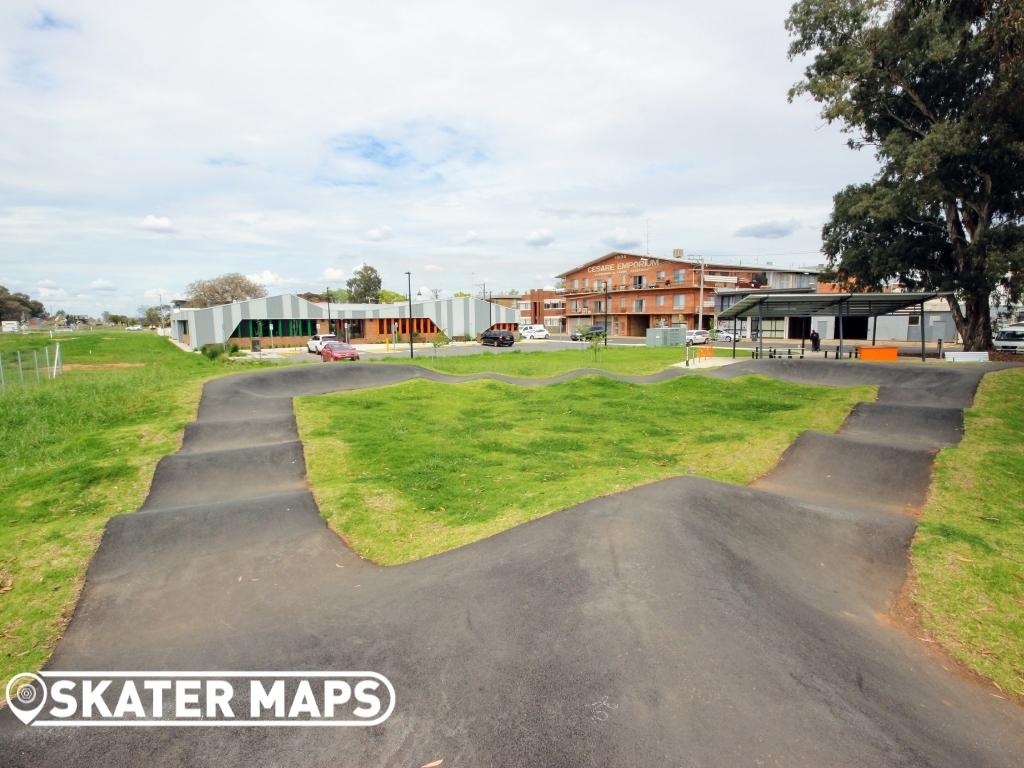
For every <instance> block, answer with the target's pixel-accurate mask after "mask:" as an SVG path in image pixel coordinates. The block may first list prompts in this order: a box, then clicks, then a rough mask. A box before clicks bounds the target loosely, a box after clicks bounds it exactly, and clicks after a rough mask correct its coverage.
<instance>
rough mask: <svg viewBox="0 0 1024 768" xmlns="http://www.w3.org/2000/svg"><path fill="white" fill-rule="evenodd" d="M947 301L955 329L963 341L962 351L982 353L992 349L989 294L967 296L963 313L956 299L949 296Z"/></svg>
mask: <svg viewBox="0 0 1024 768" xmlns="http://www.w3.org/2000/svg"><path fill="white" fill-rule="evenodd" d="M947 301H948V302H949V308H950V310H952V312H953V319H954V320H955V321H956V328H957V331H958V332H959V334H960V337H961V338H962V339H963V341H964V350H966V351H968V352H984V351H986V350H989V349H992V314H991V309H990V307H989V294H988V293H978V294H974V295H970V296H967V297H966V298H965V300H964V309H963V312H961V311H960V307H959V305H958V304H957V301H956V298H955V297H953V296H950V297H949V298H948V299H947Z"/></svg>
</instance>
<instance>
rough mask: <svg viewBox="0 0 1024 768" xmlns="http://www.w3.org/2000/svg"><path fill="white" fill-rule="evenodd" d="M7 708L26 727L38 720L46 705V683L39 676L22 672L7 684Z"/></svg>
mask: <svg viewBox="0 0 1024 768" xmlns="http://www.w3.org/2000/svg"><path fill="white" fill-rule="evenodd" d="M6 693H7V706H9V707H10V708H11V712H13V713H14V716H15V717H17V718H18V719H19V720H21V722H23V723H24V724H25V725H28V724H29V723H31V722H32V721H33V720H35V719H36V715H38V714H39V710H41V709H42V708H43V705H44V704H46V683H44V682H43V679H42V678H41V677H39V675H33V674H32V673H31V672H22V673H21V674H20V675H15V676H14V677H12V678H11V679H10V681H9V682H8V683H7V691H6Z"/></svg>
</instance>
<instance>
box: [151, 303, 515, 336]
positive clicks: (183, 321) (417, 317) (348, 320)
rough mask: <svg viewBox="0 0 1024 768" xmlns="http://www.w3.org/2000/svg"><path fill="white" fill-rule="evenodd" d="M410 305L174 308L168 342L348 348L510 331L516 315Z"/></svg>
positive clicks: (485, 308) (490, 307)
mask: <svg viewBox="0 0 1024 768" xmlns="http://www.w3.org/2000/svg"><path fill="white" fill-rule="evenodd" d="M409 309H410V307H409V304H408V303H407V302H406V303H400V304H334V303H331V304H330V305H328V304H326V303H316V302H312V301H307V300H305V299H303V298H301V297H300V296H296V295H294V294H282V295H280V296H269V297H267V298H263V299H248V300H245V301H235V302H232V303H231V304H221V305H218V306H215V307H204V308H201V309H199V308H191V307H178V308H175V309H174V310H173V312H172V314H171V337H172V338H173V339H174V340H175V341H178V342H180V343H182V344H184V345H186V346H189V347H191V348H192V349H200V348H201V347H203V346H205V345H207V344H223V343H236V344H238V345H239V346H248V345H249V344H250V343H251V342H252V340H253V339H260V340H261V343H263V344H264V345H267V344H273V345H277V346H302V345H304V344H305V343H306V341H307V340H308V339H309V337H310V336H312V335H313V334H316V333H334V334H336V335H337V336H338V338H345V339H348V340H350V341H353V342H377V341H383V340H385V339H389V338H393V337H395V336H396V335H397V336H398V337H400V338H403V337H404V338H408V334H409V332H410V330H411V332H412V334H413V336H414V338H419V339H422V340H424V341H427V340H430V339H432V338H433V337H434V336H435V335H436V334H437V333H438V332H439V331H443V332H444V333H445V334H446V335H447V336H448V337H449V338H453V339H459V338H466V339H472V338H475V337H476V336H477V335H478V334H480V333H482V332H483V331H485V330H487V329H488V328H504V329H509V330H515V328H516V327H517V326H516V320H517V317H516V314H517V312H516V310H515V309H510V308H508V307H503V306H500V305H498V304H493V303H491V302H487V301H482V300H480V299H476V298H472V297H465V298H453V299H433V300H427V301H416V300H414V301H413V302H412V317H411V318H410V312H409Z"/></svg>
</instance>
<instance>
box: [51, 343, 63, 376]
mask: <svg viewBox="0 0 1024 768" xmlns="http://www.w3.org/2000/svg"><path fill="white" fill-rule="evenodd" d="M58 372H60V373H64V361H63V360H61V359H60V342H59V341H58V342H57V344H56V346H55V347H54V348H53V378H55V379H56V378H57V373H58Z"/></svg>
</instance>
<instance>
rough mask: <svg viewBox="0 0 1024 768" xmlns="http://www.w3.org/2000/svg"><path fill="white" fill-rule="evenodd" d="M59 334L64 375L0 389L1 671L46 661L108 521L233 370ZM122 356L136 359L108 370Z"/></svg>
mask: <svg viewBox="0 0 1024 768" xmlns="http://www.w3.org/2000/svg"><path fill="white" fill-rule="evenodd" d="M57 340H58V341H60V342H61V349H62V355H63V357H64V362H65V363H66V364H67V365H68V370H67V372H66V373H65V374H64V375H63V376H60V377H58V378H57V379H56V380H54V381H44V382H43V383H41V384H38V385H36V384H30V385H28V386H25V387H19V386H9V387H8V388H7V392H6V394H4V395H2V396H0V499H2V500H3V504H2V505H0V680H5V679H7V678H8V677H9V676H10V675H12V674H13V673H15V672H18V671H25V670H34V669H38V668H39V667H40V665H41V664H42V663H43V662H44V661H45V660H46V658H47V657H48V656H49V653H50V650H51V649H52V646H53V644H54V642H55V641H56V639H57V638H58V636H59V633H60V632H61V630H62V628H63V626H64V623H65V621H66V618H67V616H68V613H69V612H70V610H71V609H72V607H73V606H74V602H75V599H76V597H77V595H78V592H79V590H80V588H81V583H82V577H83V574H84V572H85V568H86V566H87V564H88V561H89V559H90V557H91V556H92V553H93V551H94V550H95V548H96V545H97V543H98V540H99V536H100V534H101V533H102V530H103V525H104V523H105V522H106V521H107V519H108V518H109V517H110V516H111V515H114V514H118V513H121V512H131V511H133V510H135V509H136V508H138V507H139V505H140V504H141V503H142V501H143V499H144V497H145V494H146V492H147V490H148V488H149V482H150V479H151V477H152V474H153V469H154V467H155V465H156V462H157V460H158V459H159V458H160V457H161V456H163V455H165V454H167V453H171V452H173V451H174V450H176V449H177V446H178V441H179V439H180V434H181V431H182V429H183V428H184V425H185V423H186V422H188V421H190V420H191V419H192V418H193V415H194V412H195V408H196V404H197V402H198V399H199V394H200V389H201V386H202V383H203V382H204V381H206V380H207V379H209V378H211V377H213V376H217V375H221V374H223V373H226V372H230V371H233V370H236V369H237V366H236V365H235V364H232V363H223V362H214V361H210V360H207V359H206V358H204V357H202V356H201V355H190V354H186V353H183V352H181V351H180V350H178V349H176V348H175V347H173V346H172V345H171V343H170V342H169V341H167V340H166V339H163V338H160V337H157V336H155V335H154V334H151V333H137V334H128V333H117V332H111V331H103V330H96V331H90V332H84V333H78V334H61V335H60V336H59V337H58V339H57ZM52 344H53V341H52V340H51V339H50V338H49V337H48V336H43V335H40V336H33V335H30V336H23V335H14V334H11V335H9V336H3V337H0V354H4V355H5V356H6V355H7V354H10V353H11V352H12V350H14V349H20V350H22V351H23V354H24V352H25V350H31V349H33V348H37V349H38V348H41V347H42V346H44V345H52ZM124 364H134V366H135V367H112V366H114V365H124ZM140 364H141V365H140ZM74 366H89V367H86V368H78V369H76V368H75V367H74ZM107 366H111V367H107Z"/></svg>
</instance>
